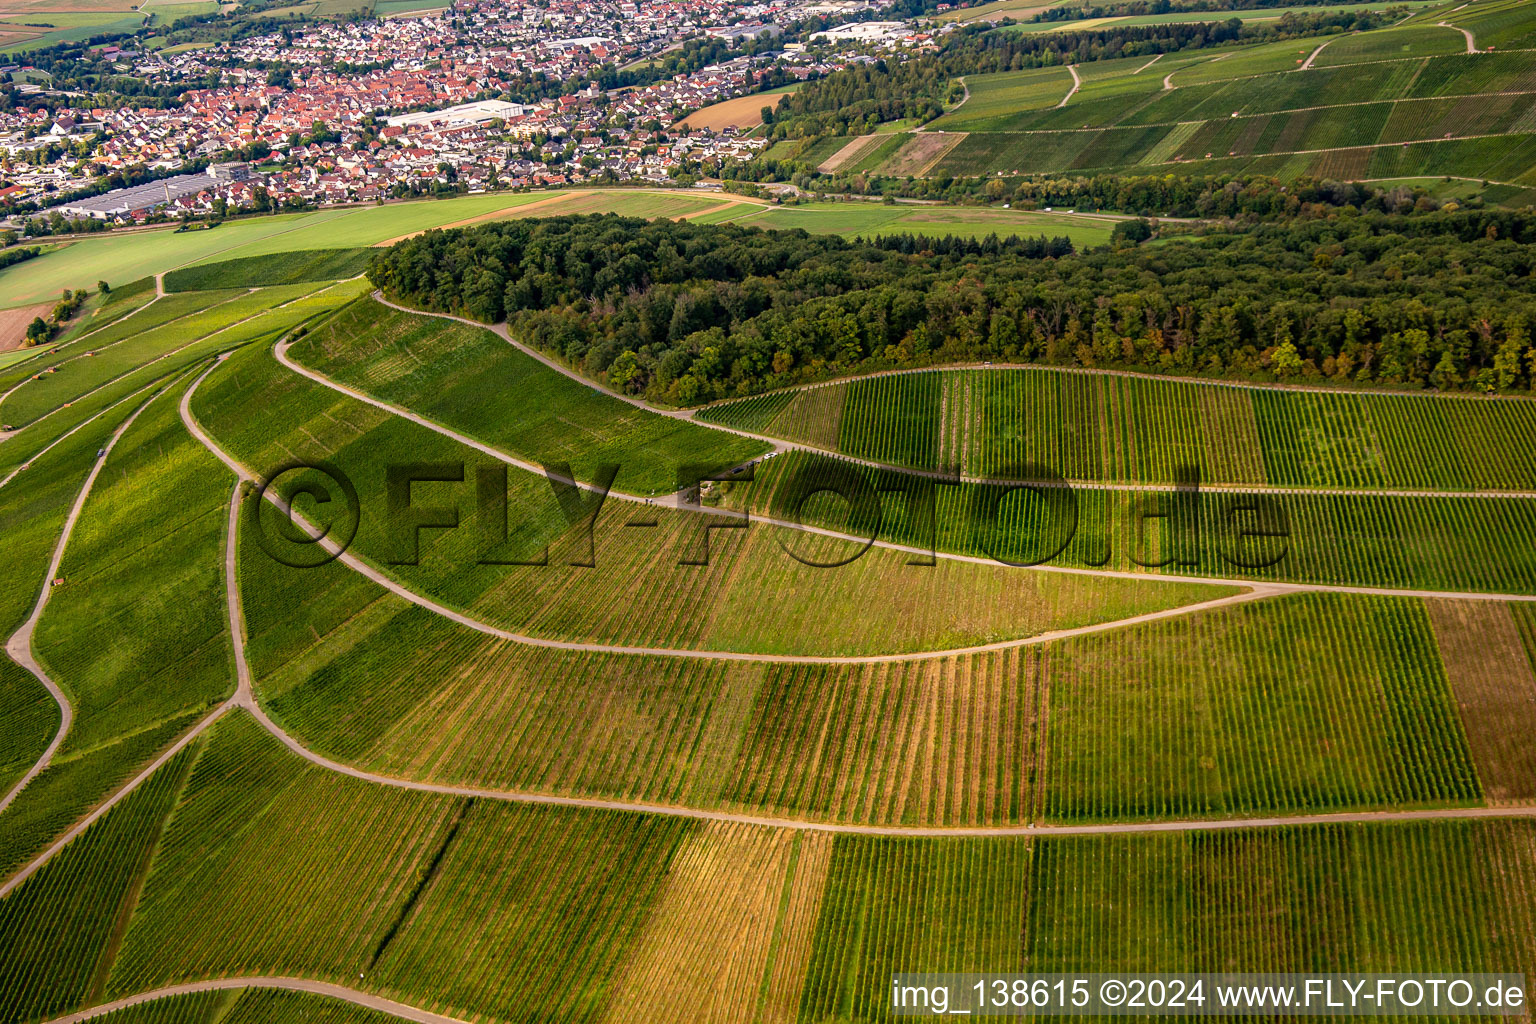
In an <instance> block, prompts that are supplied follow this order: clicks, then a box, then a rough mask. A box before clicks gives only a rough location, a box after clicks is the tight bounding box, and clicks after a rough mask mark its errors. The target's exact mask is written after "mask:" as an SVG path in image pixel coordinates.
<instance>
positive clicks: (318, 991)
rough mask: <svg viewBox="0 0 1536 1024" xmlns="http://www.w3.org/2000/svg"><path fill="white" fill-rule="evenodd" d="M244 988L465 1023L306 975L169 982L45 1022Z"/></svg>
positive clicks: (420, 1023) (62, 1023)
mask: <svg viewBox="0 0 1536 1024" xmlns="http://www.w3.org/2000/svg"><path fill="white" fill-rule="evenodd" d="M246 988H275V989H283V990H284V991H287V992H308V993H310V994H312V995H317V996H329V997H330V998H332V999H340V1000H342V1001H343V1002H347V1003H351V1004H353V1005H354V1006H362V1007H366V1008H367V1009H370V1010H378V1011H380V1012H381V1013H388V1014H391V1015H393V1016H395V1017H399V1018H401V1019H403V1020H408V1021H412V1022H413V1024H465V1022H464V1021H462V1020H460V1019H459V1018H457V1017H445V1016H443V1015H442V1014H440V1013H431V1012H428V1011H427V1010H422V1009H418V1008H417V1007H414V1006H407V1005H406V1004H405V1003H397V1002H395V1001H394V1000H393V999H385V998H384V997H382V996H375V995H370V994H369V993H367V992H359V991H358V990H357V989H352V988H344V987H342V986H341V985H332V984H330V983H329V982H325V981H311V980H310V979H308V978H269V977H260V978H217V979H214V980H211V981H194V982H190V983H188V984H185V985H170V986H168V987H166V988H157V989H154V990H153V991H150V992H140V993H139V994H138V995H133V996H128V997H127V998H124V999H118V1000H116V1001H115V1002H111V1003H102V1004H101V1005H100V1006H93V1007H91V1008H90V1009H89V1010H81V1011H80V1012H79V1013H72V1014H70V1015H69V1016H67V1017H55V1018H54V1019H53V1020H51V1021H49V1022H47V1024H81V1022H82V1021H87V1020H91V1019H92V1018H95V1017H99V1016H101V1015H102V1014H106V1013H111V1012H112V1011H114V1010H122V1009H126V1008H127V1007H130V1006H138V1005H139V1004H140V1003H147V1002H150V1001H151V1000H154V999H163V998H165V997H167V996H186V995H194V994H196V993H199V992H228V991H231V990H233V989H246Z"/></svg>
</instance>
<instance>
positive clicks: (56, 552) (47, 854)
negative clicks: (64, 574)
mask: <svg viewBox="0 0 1536 1024" xmlns="http://www.w3.org/2000/svg"><path fill="white" fill-rule="evenodd" d="M162 392H163V389H162ZM162 392H157V393H156V394H155V395H151V396H150V397H149V398H147V399H145V400H144V402H142V403H141V404H140V405H139V407H138V408H137V409H135V410H134V411H133V412H132V414H130V415H129V416H128V418H127V419H125V420H123V422H122V423H121V424H120V425H119V426H118V428H117V430H116V431H115V432H114V433H113V434H112V437H111V439H110V440H109V441H108V442H107V444H106V447H105V448H103V449H102V454H100V455H98V456H97V457H96V460H95V462H94V464H93V465H92V466H91V471H90V473H89V474H88V475H87V476H86V479H85V484H84V485H83V486H82V487H81V488H80V492H79V494H77V495H76V496H75V502H74V505H73V506H72V507H71V508H70V511H69V515H68V516H67V517H66V518H65V520H64V529H63V530H62V531H61V532H60V534H59V539H58V542H57V543H56V544H55V545H54V549H53V556H52V558H51V560H50V561H49V564H48V575H47V576H46V577H45V578H44V580H43V587H42V590H41V592H40V593H39V594H38V597H37V603H36V604H35V605H34V606H33V608H32V614H31V615H30V616H28V618H27V621H26V622H24V623H22V625H21V628H20V629H18V630H16V632H15V633H13V634H11V638H10V639H9V640H8V641H7V642H6V645H5V653H6V655H7V656H8V657H9V658H10V659H11V660H12V661H14V662H15V663H16V664H17V665H20V666H21V667H22V668H24V669H26V670H27V671H28V672H30V673H32V675H33V676H35V677H36V678H37V680H38V681H39V682H40V683H42V684H43V686H45V687H46V688H47V689H48V692H49V693H50V694H51V695H52V696H53V699H54V701H55V702H57V703H58V705H59V713H60V721H59V728H58V732H57V733H55V735H54V737H53V742H52V743H50V744H49V745H48V749H47V750H45V751H43V754H42V756H41V757H39V758H38V759H37V762H36V763H35V764H33V766H32V767H31V768H30V769H29V770H28V771H27V774H26V775H24V776H23V777H22V779H21V781H20V782H18V783H17V784H16V785H15V787H13V788H12V789H11V791H10V793H8V794H7V795H6V796H5V799H3V800H0V812H3V811H4V810H5V809H6V808H7V807H9V806H10V805H11V803H12V802H13V801H14V800H15V799H16V798H17V796H19V795H20V794H21V792H22V791H23V790H24V789H26V787H27V785H28V784H29V783H30V782H32V780H33V779H35V778H36V777H37V776H38V775H39V774H41V773H42V771H43V770H44V769H45V768H47V766H48V765H49V763H51V762H52V760H53V756H54V755H55V754H56V753H57V752H58V749H59V747H60V746H62V745H63V743H64V739H65V737H66V736H67V735H68V734H69V727H70V725H71V723H72V722H73V721H74V708H73V707H72V706H71V704H70V702H69V698H68V697H67V696H66V695H65V693H64V691H63V689H62V688H61V687H60V686H59V685H58V683H56V682H54V680H53V679H52V677H50V676H49V675H48V673H47V672H45V671H44V670H43V667H42V665H41V664H40V663H39V662H38V660H37V657H36V654H35V653H34V652H33V649H32V638H33V635H34V634H35V633H36V631H37V624H38V622H39V621H40V620H41V619H42V616H43V611H44V609H45V608H46V607H47V605H48V598H49V597H50V596H51V595H52V592H53V581H54V579H55V578H56V577H57V574H58V571H59V565H60V563H61V562H62V561H63V560H64V551H65V549H66V548H67V547H68V546H69V539H70V536H71V535H72V534H73V533H74V529H75V525H76V523H78V522H79V520H80V514H81V513H82V512H83V511H84V509H85V503H86V500H87V499H88V498H89V497H90V494H91V489H92V487H93V486H94V485H95V483H96V478H97V477H98V476H100V475H101V470H102V468H103V467H104V466H106V464H107V458H108V457H109V456H110V455H111V454H112V449H113V448H115V447H116V445H117V442H118V440H119V439H120V438H121V437H122V436H123V435H124V434H125V433H127V432H128V428H129V427H131V426H133V423H134V421H135V420H137V419H138V418H139V414H140V413H142V412H143V411H144V410H145V409H147V408H149V405H150V403H151V402H153V401H154V400H155V399H156V398H157V397H159V395H160V393H162ZM124 401H126V399H124ZM104 411H105V410H104ZM224 710H225V707H224V706H222V705H221V706H220V707H219V708H218V709H216V710H215V711H214V712H213V714H211V715H210V716H208V717H207V718H205V719H204V720H203V721H202V722H200V723H199V724H198V725H197V726H195V727H194V728H193V729H192V730H191V731H190V732H189V733H187V734H186V735H185V736H183V737H182V738H181V739H180V740H178V741H177V742H176V743H175V744H173V745H172V746H171V748H170V749H169V750H167V751H166V752H165V753H163V754H161V755H160V756H159V757H158V758H156V759H155V760H154V761H153V762H151V763H150V765H149V766H148V767H147V768H145V769H144V770H143V771H141V772H140V773H139V774H138V775H136V776H135V777H134V778H133V779H132V780H131V781H129V782H128V784H127V785H125V786H123V787H121V788H120V789H119V790H118V791H117V792H116V793H113V794H112V795H111V796H109V797H108V798H107V800H105V801H104V802H103V803H101V804H99V805H98V806H97V807H96V809H95V810H93V811H92V812H91V813H90V814H88V815H86V817H85V818H84V819H82V820H81V821H79V822H77V823H76V824H75V825H74V826H73V827H71V828H70V829H69V830H68V831H67V832H65V833H64V834H63V835H62V836H60V837H59V838H58V839H57V840H56V841H55V842H54V843H53V844H52V845H50V846H49V847H48V848H47V849H46V850H44V851H43V853H41V854H40V855H38V856H37V857H36V858H34V859H33V860H32V862H31V863H29V864H27V865H26V866H25V867H23V868H22V869H21V870H20V871H18V872H17V873H16V874H14V875H13V876H11V878H10V879H9V880H7V881H6V882H5V884H4V885H0V898H3V897H4V896H5V895H6V894H7V893H9V892H10V891H11V890H12V889H14V888H16V886H18V885H20V884H21V883H22V882H24V881H26V880H27V879H28V878H29V877H31V875H32V874H33V872H35V871H37V870H38V869H39V868H40V867H42V866H43V865H44V864H46V863H47V862H48V861H49V860H50V859H51V858H52V857H53V855H54V854H56V853H57V852H58V851H59V850H62V849H63V848H64V847H65V846H66V845H68V843H69V841H70V840H71V839H73V838H74V837H75V836H77V835H79V834H80V833H82V832H84V831H85V830H86V829H87V828H89V827H90V826H91V824H92V823H94V822H95V821H97V820H98V819H99V818H100V817H101V816H102V815H104V814H106V813H107V811H109V810H111V809H112V808H113V807H114V806H116V804H117V803H118V802H119V801H120V800H122V799H123V798H124V797H125V796H127V795H128V794H129V793H131V792H133V791H134V790H135V789H137V788H138V786H139V784H140V783H142V782H143V781H144V780H145V779H146V778H148V777H149V776H150V775H152V774H153V773H154V771H155V769H156V768H158V767H160V766H161V765H162V764H164V763H165V762H166V761H168V760H170V759H171V757H173V756H174V755H175V754H177V753H178V752H180V750H181V749H182V748H183V747H185V746H186V745H187V744H188V743H189V742H191V741H192V738H193V737H195V736H196V735H197V734H198V733H199V732H201V731H202V730H203V729H204V728H206V727H207V725H208V723H209V722H211V721H213V719H215V718H217V717H218V716H219V715H221V714H223V712H224Z"/></svg>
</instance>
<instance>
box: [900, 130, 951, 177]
mask: <svg viewBox="0 0 1536 1024" xmlns="http://www.w3.org/2000/svg"><path fill="white" fill-rule="evenodd" d="M965 134H966V133H965V132H945V133H943V134H942V135H941V134H939V133H938V132H913V133H912V141H911V142H908V143H907V144H906V145H905V146H903V147H901V149H899V150H897V152H896V155H895V156H893V157H891V160H890V163H888V164H886V165H885V166H884V167H882V168H880V171H881V173H883V174H894V175H897V176H898V177H900V176H905V175H908V174H911V175H917V176H921V175H923V174H925V173H926V172H927V170H928V168H930V167H932V166H933V165H934V164H936V163H938V162H939V161H940V160H942V159H943V158H944V154H946V153H948V152H949V151H950V150H952V149H954V148H955V147H956V146H958V145H960V143H961V141H963V140H964V139H965Z"/></svg>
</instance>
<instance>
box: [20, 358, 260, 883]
mask: <svg viewBox="0 0 1536 1024" xmlns="http://www.w3.org/2000/svg"><path fill="white" fill-rule="evenodd" d="M178 397H179V390H178V389H174V388H173V389H167V390H166V391H165V392H164V393H162V394H161V395H160V396H159V397H157V398H154V399H153V400H151V401H150V403H149V404H148V405H147V406H146V407H145V408H144V409H143V411H142V412H141V413H140V415H139V417H138V419H137V420H136V421H135V422H134V424H133V425H132V426H131V427H130V428H129V429H128V431H127V432H126V433H125V434H124V435H123V437H122V439H121V440H120V442H119V444H118V445H117V446H116V447H114V449H113V451H112V452H111V453H110V455H109V456H108V457H107V460H106V463H105V464H104V466H103V469H102V474H101V477H100V478H99V479H98V480H97V484H96V487H95V489H94V490H93V491H92V493H91V495H90V498H89V499H88V500H87V502H86V504H85V507H84V509H83V510H82V513H81V517H80V520H79V522H78V523H77V525H76V528H75V532H74V535H73V538H72V544H71V546H70V548H69V550H68V552H67V553H66V558H65V559H64V561H63V563H62V565H61V567H60V575H59V576H58V577H57V579H58V580H62V581H63V582H62V583H58V584H56V585H54V586H52V587H51V593H50V597H49V603H48V605H47V607H46V609H45V612H44V615H43V617H42V619H41V621H40V622H39V624H38V630H37V635H36V637H35V639H34V649H35V650H36V651H37V654H38V657H39V660H40V661H41V662H42V663H43V664H44V665H45V666H46V667H47V670H48V672H49V674H50V675H51V676H53V677H54V678H55V679H56V680H57V681H59V682H60V683H61V685H63V686H64V687H66V688H67V692H68V693H69V696H70V701H71V703H72V705H73V707H74V722H73V724H72V725H71V728H70V732H69V734H68V736H67V738H66V741H65V743H64V745H63V747H61V748H60V750H59V752H58V754H57V755H56V756H55V758H54V760H53V761H52V762H51V763H50V764H49V766H48V767H47V768H46V769H45V770H44V771H43V772H42V774H41V775H39V776H38V777H37V778H36V779H35V780H34V781H33V782H32V783H31V784H30V785H29V786H28V787H27V788H26V789H25V790H23V791H22V793H21V794H20V795H19V796H18V798H17V800H16V802H15V803H14V804H12V805H11V806H10V807H9V808H7V809H6V813H5V814H4V815H3V816H0V871H7V872H8V871H9V869H11V868H14V867H16V866H17V865H18V864H20V863H22V862H23V861H24V860H25V858H26V857H28V856H30V855H32V854H35V853H36V852H38V850H39V849H41V848H42V847H43V846H44V845H46V844H47V843H48V842H50V841H52V840H53V839H54V838H55V837H56V836H57V835H58V834H59V833H60V832H62V831H63V830H64V829H66V828H67V827H68V826H70V825H72V824H74V822H75V821H76V820H77V819H79V818H80V817H81V816H83V815H84V814H85V813H86V812H87V811H89V810H90V809H91V808H92V807H94V806H95V805H96V803H97V802H99V801H100V800H101V798H102V797H103V796H104V795H106V794H107V793H110V792H111V791H113V790H114V789H115V788H116V787H117V786H118V785H120V784H121V783H122V782H123V781H124V780H125V779H126V778H127V777H129V776H130V775H131V774H132V773H133V772H135V771H136V770H137V769H138V768H140V767H141V766H142V765H143V764H144V763H145V762H146V761H148V760H150V759H151V758H152V757H153V756H154V755H155V754H157V753H158V752H159V751H160V750H162V749H163V748H164V747H165V746H166V745H168V744H169V743H170V742H171V741H172V740H173V739H174V738H175V737H176V736H177V735H179V734H180V733H181V732H182V731H183V730H185V729H186V728H187V727H188V726H189V725H190V724H191V722H192V721H193V720H195V719H196V718H197V717H198V716H199V715H200V714H201V713H203V712H204V711H205V710H206V709H207V708H208V707H210V706H211V705H212V704H214V703H216V702H217V701H218V700H220V699H222V698H223V697H224V696H225V695H226V694H227V693H228V691H229V690H230V689H231V683H230V679H229V667H228V666H229V658H230V653H229V646H228V643H227V638H226V634H227V627H226V622H225V619H224V609H223V603H222V601H221V600H220V594H221V590H220V582H219V572H220V557H219V556H220V552H221V551H222V532H223V520H224V517H223V510H224V508H225V507H226V502H227V500H228V494H229V488H230V487H231V486H232V484H233V481H232V480H231V479H230V478H229V477H228V476H227V475H226V474H225V473H224V472H223V471H222V469H221V468H220V467H219V466H218V463H217V462H216V461H215V460H214V459H213V457H212V456H211V455H209V454H208V453H207V452H206V451H205V450H204V449H203V448H202V446H201V445H198V444H196V443H195V442H194V441H193V440H192V439H191V438H190V437H189V436H188V435H187V434H186V432H185V431H184V430H183V429H182V426H181V423H180V420H179V419H178V418H177V412H176V401H177V398H178ZM131 408H132V407H130V409H131ZM128 411H129V410H123V415H124V416H126V414H127V412H128ZM77 437H80V438H82V439H84V441H85V442H86V444H88V445H89V447H88V448H86V449H85V450H84V451H82V452H80V453H79V454H77V455H76V456H75V457H76V458H77V459H78V458H80V457H81V456H84V457H85V458H87V459H88V458H89V456H90V455H92V454H94V453H95V451H96V449H97V446H98V445H100V444H102V443H104V439H102V438H93V437H92V436H91V435H90V434H89V433H88V432H86V431H82V432H81V434H80V435H77ZM73 441H74V439H71V442H73ZM69 444H70V442H66V444H65V445H61V446H60V447H59V448H57V449H55V452H65V451H66V450H68V449H67V446H68V445H69ZM38 468H41V467H38ZM83 478H84V470H83V469H82V470H81V471H80V473H79V475H78V476H71V475H67V474H59V475H57V476H54V477H52V479H53V480H55V481H57V482H58V483H60V484H62V485H64V486H66V487H67V488H68V493H67V494H60V495H58V496H57V497H56V498H55V500H56V501H59V502H60V504H61V505H65V504H69V503H71V502H73V500H74V496H75V493H74V492H76V491H77V490H78V488H79V486H80V484H81V483H82V482H83ZM45 479H49V478H47V477H44V476H43V475H42V474H41V473H34V472H33V471H32V470H29V471H28V473H27V474H24V475H22V476H21V477H18V479H17V480H16V481H14V482H13V483H12V484H11V485H10V486H9V487H8V488H6V489H5V490H4V491H0V497H5V496H7V495H8V492H10V491H11V490H12V489H15V490H16V492H17V495H18V496H20V495H22V494H24V493H25V491H24V488H25V487H26V486H27V485H30V484H32V483H33V482H34V481H37V482H42V481H43V480H45ZM167 494H173V495H175V496H176V501H175V502H173V503H170V504H169V505H168V504H167V502H166V500H165V497H166V495H167ZM61 521H62V515H60V516H59V518H53V517H51V516H50V517H48V518H46V519H44V520H43V522H44V524H46V526H47V527H51V528H52V529H53V530H54V531H55V532H56V531H57V530H58V529H60V527H61V525H62V522H61ZM147 538H153V539H152V541H150V542H146V539H147ZM52 539H53V538H40V540H43V541H45V544H39V546H38V549H37V550H36V552H35V554H32V553H30V552H29V554H32V557H29V558H28V559H27V560H26V561H25V562H23V563H21V564H19V565H17V566H15V569H16V570H17V579H16V585H15V590H16V600H17V605H18V607H17V611H16V613H15V614H16V617H17V620H18V621H19V618H20V615H21V614H22V612H21V610H20V609H21V608H22V607H30V605H31V603H32V601H33V600H34V599H35V597H36V592H37V590H38V589H39V588H40V587H42V586H43V585H44V565H45V564H46V559H47V555H48V553H49V552H50V551H51V547H52V543H51V541H52ZM23 550H24V549H23ZM23 602H24V603H23ZM12 628H14V627H12ZM18 671H19V670H18ZM27 679H28V680H29V681H30V676H29V677H27ZM29 689H30V690H31V691H32V692H33V693H37V694H41V687H37V686H36V684H35V683H33V684H32V687H29ZM44 699H46V698H44ZM48 703H50V704H51V703H52V701H51V700H48ZM44 718H45V720H46V721H48V722H49V723H50V728H51V727H52V725H53V724H54V723H56V722H57V710H53V711H51V713H46V714H45V716H44ZM49 735H50V737H51V732H50V733H49Z"/></svg>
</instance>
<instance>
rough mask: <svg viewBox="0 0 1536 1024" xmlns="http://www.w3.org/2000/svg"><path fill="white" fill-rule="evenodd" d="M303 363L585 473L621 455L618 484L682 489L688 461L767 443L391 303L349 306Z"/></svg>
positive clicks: (306, 344)
mask: <svg viewBox="0 0 1536 1024" xmlns="http://www.w3.org/2000/svg"><path fill="white" fill-rule="evenodd" d="M289 354H290V356H291V357H292V358H293V360H294V361H295V362H298V363H302V364H303V365H305V366H309V367H312V368H313V369H316V370H319V371H320V372H321V373H323V374H325V375H326V376H328V377H330V378H331V379H332V380H336V381H339V382H340V383H343V384H346V385H348V386H349V387H353V388H356V389H358V390H360V391H363V392H365V393H366V394H369V395H372V396H373V397H375V398H379V399H382V400H384V401H386V402H390V403H393V404H395V405H401V406H405V407H407V408H409V409H411V410H412V411H413V412H416V413H418V414H420V415H424V416H427V417H429V418H431V419H432V420H434V421H436V422H439V423H443V424H445V425H447V426H450V427H453V428H454V429H456V430H459V431H462V432H463V433H466V434H469V435H471V436H473V437H475V438H478V439H479V440H482V441H485V442H486V443H488V444H492V445H495V446H496V447H498V448H499V449H500V450H502V451H505V452H507V453H509V454H512V455H516V456H518V457H520V458H523V459H526V460H529V461H532V462H537V463H540V464H551V463H556V462H567V463H569V464H570V465H571V467H572V469H573V471H574V472H575V474H576V476H577V478H578V479H581V480H591V479H593V478H594V477H595V475H596V473H597V470H598V467H600V466H603V465H617V466H619V467H620V469H619V475H618V476H617V477H616V478H615V480H614V486H615V487H617V488H619V489H620V490H624V491H629V492H631V493H638V494H650V493H660V494H666V493H669V492H671V491H672V490H674V489H676V487H677V474H678V467H679V466H681V465H684V464H687V463H697V464H699V465H708V466H718V467H720V468H721V469H724V468H727V467H730V466H737V465H740V464H742V463H743V462H746V461H748V460H749V459H752V458H754V457H756V456H759V455H762V454H763V453H764V452H765V451H767V446H766V445H764V444H762V443H760V442H755V441H750V440H747V439H745V438H740V437H735V436H732V435H728V434H723V433H721V432H719V431H708V430H704V429H702V428H700V427H697V426H694V425H693V424H691V423H686V422H683V421H680V420H673V419H666V418H664V417H661V416H655V415H652V414H650V413H647V412H644V411H642V410H640V409H636V408H634V407H633V406H629V405H626V404H624V403H623V402H620V401H619V400H617V399H614V398H610V397H608V396H607V395H603V394H601V393H599V392H596V391H594V390H593V389H591V388H590V387H586V386H584V385H582V384H580V383H577V382H576V381H573V380H572V379H571V378H569V377H566V376H564V375H562V374H559V373H557V372H555V371H554V370H551V369H549V368H548V367H546V366H544V365H542V364H541V363H539V362H538V361H537V360H535V359H533V358H532V357H530V356H527V355H524V354H523V353H522V352H520V351H519V350H517V349H516V348H514V347H513V346H511V345H509V344H508V343H507V342H505V341H503V340H502V339H501V338H498V337H497V336H496V335H495V334H492V333H491V332H490V331H487V330H485V329H483V328H478V327H471V326H469V325H468V324H460V323H454V322H452V321H446V320H442V319H440V318H437V317H426V316H419V315H415V314H411V313H402V312H399V311H397V310H393V309H390V308H389V307H387V306H384V305H381V304H379V303H377V302H373V301H371V300H363V301H360V302H358V303H355V304H354V305H352V306H350V307H348V308H347V309H346V310H344V311H343V312H342V313H341V314H339V315H338V316H336V317H334V318H333V319H331V320H330V321H329V322H328V323H327V324H325V326H324V327H323V328H321V329H320V330H317V331H315V332H313V333H311V334H310V335H309V336H308V337H306V338H304V339H303V340H302V341H300V342H299V343H298V344H296V345H294V346H293V348H292V349H291V350H290V353H289Z"/></svg>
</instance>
